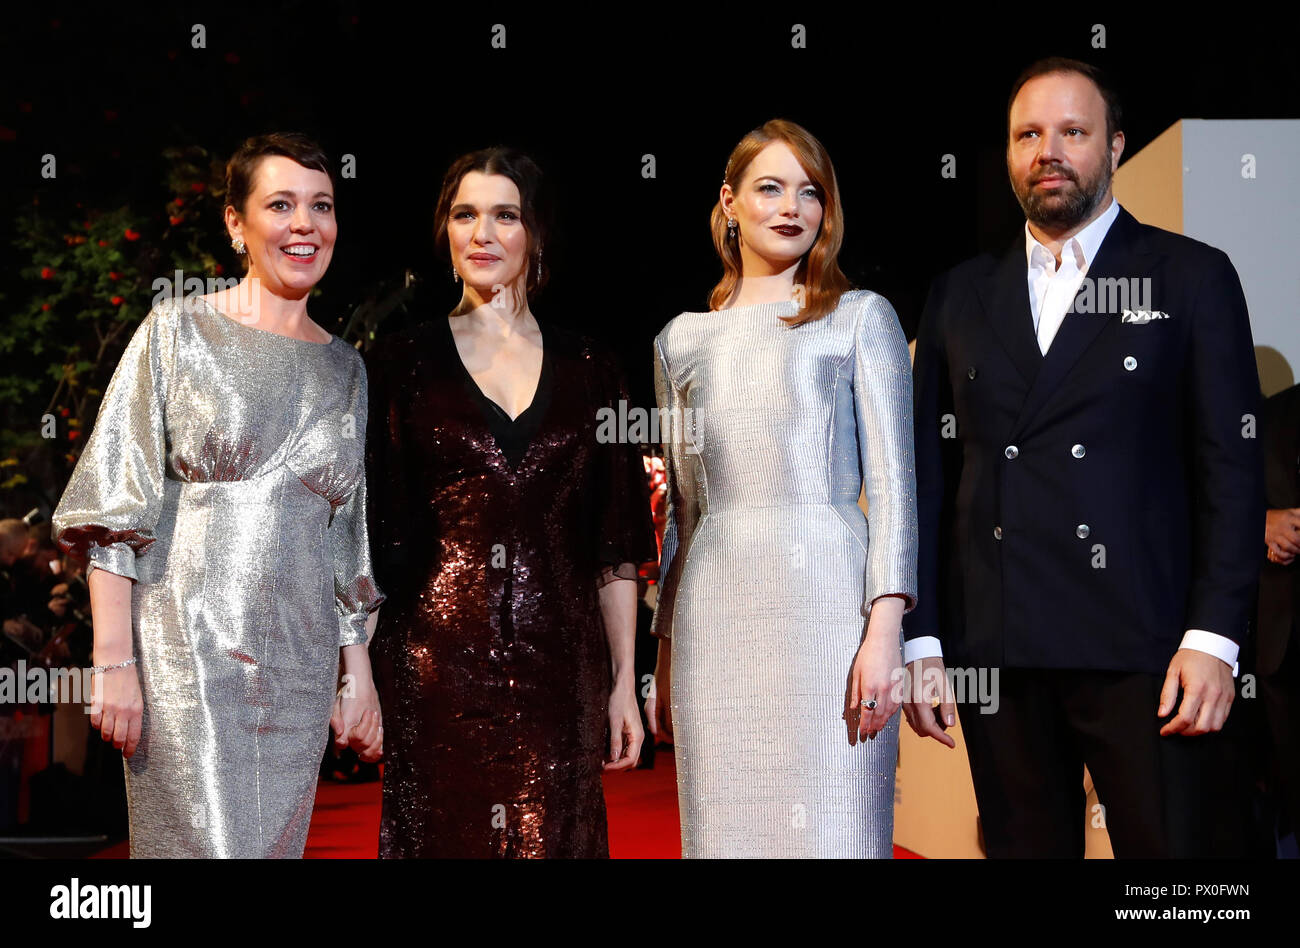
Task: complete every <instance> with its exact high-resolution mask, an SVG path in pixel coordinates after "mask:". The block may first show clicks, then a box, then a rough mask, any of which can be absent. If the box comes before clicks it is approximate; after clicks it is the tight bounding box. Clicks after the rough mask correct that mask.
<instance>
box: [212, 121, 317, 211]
mask: <svg viewBox="0 0 1300 948" xmlns="http://www.w3.org/2000/svg"><path fill="white" fill-rule="evenodd" d="M270 155H283V156H284V157H286V158H292V159H293V160H294V161H296V162H298V164H300V165H302V166H303V167H304V168H310V169H312V170H313V171H323V172H325V174H326V175H327V176H328V177H329V179H330V188H331V189H333V188H334V187H335V181H334V172H333V171H332V170H331V169H330V160H329V158H328V157H327V156H326V154H325V151H324V149H322V148H321V147H320V145H318V144H316V142H314V141H313V140H312V139H310V138H308V137H307V136H306V135H304V134H302V133H301V132H272V133H271V134H269V135H254V136H253V137H252V138H249V139H246V140H245V141H244V143H243V144H242V145H240V146H239V149H238V150H237V151H236V152H235V153H234V154H233V155H231V156H230V161H228V162H226V203H227V204H228V205H230V206H231V207H233V208H234V209H235V210H236V211H238V212H239V213H240V214H243V213H244V206H245V205H246V204H247V203H248V197H249V195H250V194H251V193H252V190H253V177H254V175H256V174H257V166H258V165H259V164H261V163H262V159H263V158H266V157H269V156H270Z"/></svg>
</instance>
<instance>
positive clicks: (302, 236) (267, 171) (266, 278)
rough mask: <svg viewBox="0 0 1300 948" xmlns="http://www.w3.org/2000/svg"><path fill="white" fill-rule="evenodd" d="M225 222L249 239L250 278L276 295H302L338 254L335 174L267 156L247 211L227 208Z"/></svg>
mask: <svg viewBox="0 0 1300 948" xmlns="http://www.w3.org/2000/svg"><path fill="white" fill-rule="evenodd" d="M226 225H227V227H228V228H229V230H230V235H231V237H236V238H238V239H240V240H242V241H243V242H244V246H245V249H246V251H247V253H248V275H249V276H250V277H252V278H255V279H258V280H260V281H261V282H262V285H263V287H264V288H265V289H267V290H269V291H270V292H272V293H275V294H276V295H277V296H284V297H287V298H290V299H298V298H301V297H302V296H305V295H306V294H307V292H309V291H310V290H311V288H312V287H313V286H315V285H316V284H317V283H318V282H320V279H321V277H323V276H324V275H325V271H326V270H327V269H328V268H329V264H330V257H331V256H332V255H333V253H334V241H335V239H336V238H337V236H338V224H337V222H336V221H335V218H334V188H333V187H332V186H331V184H330V177H329V175H327V174H326V173H325V172H323V171H315V170H313V169H311V168H304V167H303V166H302V165H300V164H298V162H296V161H294V160H293V159H292V158H288V157H285V156H284V155H268V156H267V157H265V158H263V159H262V160H261V161H260V162H258V165H257V170H256V172H255V173H254V175H253V185H252V187H251V188H250V189H249V195H248V200H247V201H246V202H245V204H244V208H243V211H242V213H239V212H236V210H235V208H233V207H227V208H226Z"/></svg>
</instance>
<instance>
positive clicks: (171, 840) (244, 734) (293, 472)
mask: <svg viewBox="0 0 1300 948" xmlns="http://www.w3.org/2000/svg"><path fill="white" fill-rule="evenodd" d="M365 426H366V376H365V368H364V365H363V363H362V360H361V357H360V354H359V353H358V352H357V351H356V350H355V349H353V348H351V347H350V346H348V345H347V344H346V343H344V342H343V341H342V340H340V339H339V338H338V337H334V338H333V339H332V340H331V341H330V342H328V343H314V342H307V341H304V340H298V339H291V338H289V337H286V336H280V335H277V334H274V333H271V332H266V331H264V330H261V329H258V328H256V327H253V326H247V325H243V324H242V323H239V322H236V321H235V320H233V319H230V318H228V317H226V316H224V315H222V314H221V313H218V312H217V311H216V310H214V309H213V308H212V307H210V306H208V305H207V304H206V303H204V302H203V301H202V300H198V299H197V298H196V299H193V300H190V301H187V302H186V303H181V302H177V301H166V302H163V303H160V304H158V305H157V306H155V307H154V309H153V310H152V312H150V313H149V315H148V316H147V317H146V318H145V320H144V322H143V323H142V324H141V325H140V327H139V328H138V330H137V331H136V333H135V335H134V337H133V338H132V339H131V342H130V344H129V345H128V346H127V348H126V352H125V353H124V355H123V357H122V360H121V362H120V363H119V365H118V367H117V370H116V371H115V373H114V375H113V379H112V381H111V382H110V384H109V386H108V388H107V389H106V391H105V393H104V399H103V403H102V405H101V407H100V411H99V417H98V419H97V421H96V422H95V427H94V430H93V432H92V433H91V435H90V438H89V440H88V441H87V442H86V447H85V451H84V453H83V454H82V456H81V458H80V459H79V460H78V462H77V466H76V469H75V470H74V472H73V475H72V479H71V481H70V482H69V483H68V487H67V489H66V490H65V491H64V494H63V498H62V500H61V501H60V502H59V506H58V509H57V510H56V511H55V514H54V518H53V520H54V531H55V537H56V538H57V539H58V540H59V541H60V543H61V544H62V546H63V547H64V549H66V550H69V551H75V552H83V553H85V554H87V555H88V556H89V559H90V566H91V569H94V568H99V569H105V570H108V571H109V572H111V573H117V574H118V575H121V576H127V577H130V578H132V579H134V580H135V583H134V584H133V587H132V596H131V600H132V601H131V617H132V627H133V628H132V632H133V638H134V647H135V655H136V656H137V658H138V671H139V676H140V685H141V690H142V692H143V697H144V720H143V732H142V737H141V741H140V744H139V747H138V749H137V750H136V753H135V754H134V755H133V756H132V757H131V758H130V759H129V760H127V761H126V778H127V796H128V800H129V803H130V823H131V855H132V856H133V857H141V856H220V857H227V856H229V857H297V856H301V855H302V852H303V847H304V845H305V842H306V838H307V826H308V823H309V821H310V818H311V813H312V804H313V800H314V798H315V791H316V778H317V772H318V768H319V766H320V760H321V755H322V753H323V751H324V747H325V743H326V740H327V736H328V727H329V716H330V711H331V708H332V704H333V699H334V690H335V682H336V676H337V671H338V660H339V651H338V650H339V647H340V646H341V645H350V644H357V643H362V642H364V641H365V640H366V633H365V620H366V616H367V614H368V613H369V612H370V611H372V610H374V609H375V608H377V607H378V605H379V603H380V602H382V601H383V594H382V593H381V592H380V591H379V589H378V588H377V586H376V585H375V582H374V579H373V577H372V570H371V566H370V553H369V545H368V542H367V537H366V514H365V503H366V494H365V480H364V475H365V467H364V445H365Z"/></svg>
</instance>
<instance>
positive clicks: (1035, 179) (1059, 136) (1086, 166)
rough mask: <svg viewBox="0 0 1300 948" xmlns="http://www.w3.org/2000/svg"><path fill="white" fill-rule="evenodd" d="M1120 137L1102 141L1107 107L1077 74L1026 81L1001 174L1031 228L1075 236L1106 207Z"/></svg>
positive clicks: (1013, 107) (1013, 115)
mask: <svg viewBox="0 0 1300 948" xmlns="http://www.w3.org/2000/svg"><path fill="white" fill-rule="evenodd" d="M1123 151H1124V133H1123V132H1116V133H1115V136H1114V138H1113V139H1111V138H1110V137H1108V136H1107V134H1106V101H1105V99H1103V98H1102V95H1101V92H1100V91H1098V89H1097V87H1096V86H1095V85H1093V83H1092V82H1091V80H1089V79H1088V78H1087V77H1086V76H1082V75H1080V74H1079V73H1075V72H1055V73H1048V74H1046V75H1042V76H1036V77H1035V78H1033V79H1030V80H1029V81H1028V82H1026V83H1025V84H1024V86H1022V87H1021V89H1020V92H1019V93H1018V94H1017V95H1016V99H1015V102H1013V103H1012V105H1011V115H1010V140H1009V142H1008V143H1007V172H1008V174H1009V175H1010V177H1011V187H1012V189H1013V190H1014V191H1015V193H1016V199H1017V200H1019V201H1020V206H1021V208H1022V209H1023V210H1024V212H1025V217H1026V218H1027V219H1028V220H1029V222H1030V223H1031V224H1036V225H1037V226H1039V227H1040V228H1043V229H1045V230H1048V231H1053V232H1064V231H1070V230H1074V229H1076V228H1078V227H1080V226H1082V225H1084V224H1086V223H1087V222H1088V221H1090V220H1091V219H1092V218H1093V217H1094V216H1095V215H1096V212H1097V211H1098V210H1100V209H1103V208H1104V207H1105V206H1107V205H1108V204H1109V203H1110V202H1109V197H1110V184H1111V176H1112V174H1113V173H1114V171H1115V169H1116V168H1117V167H1118V166H1119V157H1120V155H1121V154H1122V153H1123Z"/></svg>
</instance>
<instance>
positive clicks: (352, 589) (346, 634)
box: [329, 359, 385, 647]
mask: <svg viewBox="0 0 1300 948" xmlns="http://www.w3.org/2000/svg"><path fill="white" fill-rule="evenodd" d="M368 409H369V406H368V399H367V391H366V370H365V366H364V365H362V364H361V363H360V359H358V368H357V374H356V375H355V376H354V380H353V386H352V393H351V401H350V404H349V407H348V413H349V414H350V415H351V417H352V419H353V423H354V434H355V436H356V437H358V438H361V439H362V444H363V445H364V444H365V437H366V430H367V411H368ZM329 540H330V554H331V555H332V557H333V559H334V598H335V600H336V602H337V604H338V613H339V646H340V647H342V646H344V645H364V644H365V643H366V617H367V616H369V615H370V613H372V612H374V611H375V610H376V609H378V608H379V606H380V604H381V603H382V602H383V601H384V598H385V597H384V594H383V592H382V591H381V590H380V588H379V585H378V583H376V582H375V570H374V566H373V564H372V563H371V559H370V531H369V529H368V527H367V523H366V473H365V465H364V464H362V471H361V478H360V480H359V481H358V482H357V486H356V487H355V488H354V489H353V491H352V493H351V495H350V496H349V497H348V499H347V501H346V502H345V503H343V504H342V506H340V507H338V508H337V509H336V510H335V511H334V516H333V517H332V518H331V519H330V525H329Z"/></svg>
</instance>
